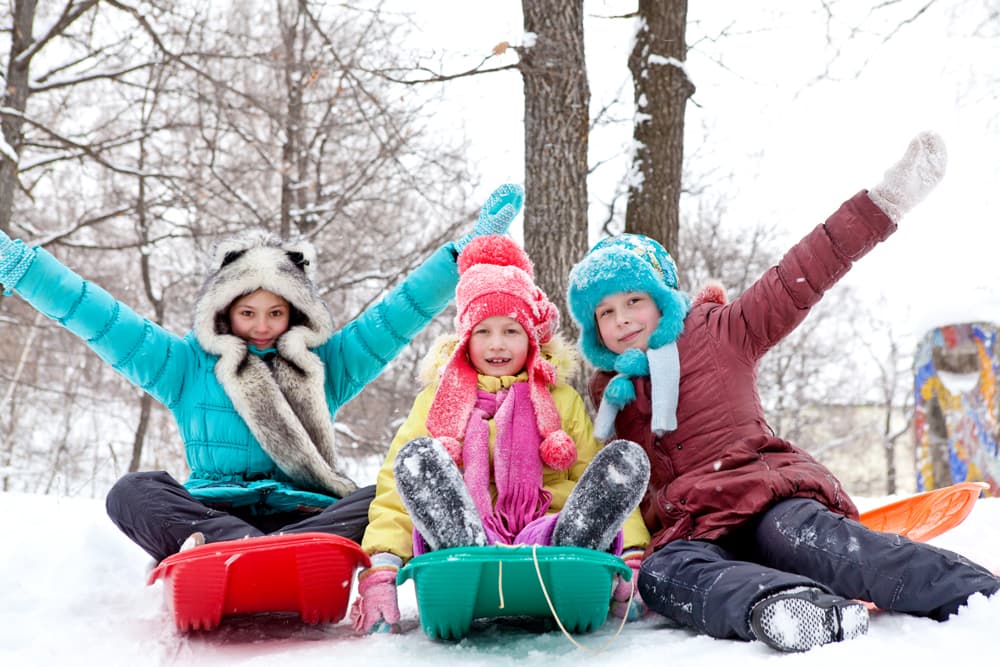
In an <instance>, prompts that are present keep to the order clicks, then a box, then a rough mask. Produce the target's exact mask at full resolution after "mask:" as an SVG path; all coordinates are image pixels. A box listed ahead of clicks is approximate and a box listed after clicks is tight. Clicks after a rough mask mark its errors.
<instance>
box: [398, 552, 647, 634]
mask: <svg viewBox="0 0 1000 667" xmlns="http://www.w3.org/2000/svg"><path fill="white" fill-rule="evenodd" d="M536 564H537V568H536ZM616 574H620V575H622V576H623V577H624V578H625V579H626V580H628V579H630V578H631V576H632V571H631V570H630V569H629V567H628V566H627V565H625V563H624V562H623V561H622V559H621V558H618V557H617V556H613V555H611V554H608V553H604V552H602V551H594V550H592V549H581V548H579V547H541V546H531V545H524V546H517V547H509V546H490V547H458V548H455V549H442V550H441V551H433V552H430V553H426V554H423V555H421V556H417V557H416V558H414V559H412V560H411V561H410V562H409V563H407V564H406V566H405V567H404V568H403V569H402V570H400V571H399V575H398V576H397V578H396V583H397V584H402V583H403V582H405V581H406V580H407V579H413V584H414V586H415V588H416V594H417V607H418V609H419V612H420V625H421V626H422V627H423V629H424V633H425V634H427V636H429V637H431V638H432V639H461V638H462V637H464V636H465V635H466V634H468V632H469V629H470V628H471V627H472V621H473V620H474V619H477V618H496V617H500V616H535V617H546V618H548V617H551V616H552V611H551V610H550V607H549V603H548V602H547V601H546V598H545V592H547V593H548V597H549V599H550V600H551V602H552V609H554V610H555V613H556V615H557V619H558V621H559V622H560V623H561V624H562V626H563V628H565V629H566V631H567V632H590V631H591V630H594V629H596V628H597V627H599V626H600V625H601V624H602V623H604V621H605V619H606V618H607V615H608V605H609V603H610V601H611V588H612V585H613V584H614V576H615V575H616ZM539 575H540V576H539ZM539 578H541V582H542V583H544V591H543V588H542V585H541V584H540V583H539Z"/></svg>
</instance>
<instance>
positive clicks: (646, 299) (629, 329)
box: [594, 292, 661, 354]
mask: <svg viewBox="0 0 1000 667" xmlns="http://www.w3.org/2000/svg"><path fill="white" fill-rule="evenodd" d="M660 316H661V314H660V309H659V307H658V306H657V305H656V302H655V301H653V297H651V296H650V295H649V293H648V292H616V293H614V294H609V295H608V296H606V297H604V299H602V300H601V302H600V303H598V304H597V308H595V309H594V319H596V320H597V332H598V333H599V334H600V336H601V342H602V343H604V346H605V347H607V348H608V349H609V350H611V351H612V352H614V353H615V354H621V353H622V352H624V351H625V350H628V349H636V350H642V351H644V352H645V351H646V349H647V348H648V347H649V337H650V336H652V335H653V332H654V331H656V328H657V327H658V326H660Z"/></svg>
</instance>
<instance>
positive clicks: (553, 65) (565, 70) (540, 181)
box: [520, 0, 590, 338]
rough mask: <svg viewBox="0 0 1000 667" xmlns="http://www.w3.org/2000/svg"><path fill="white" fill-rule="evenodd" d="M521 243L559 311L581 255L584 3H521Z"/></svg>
mask: <svg viewBox="0 0 1000 667" xmlns="http://www.w3.org/2000/svg"><path fill="white" fill-rule="evenodd" d="M522 7H523V11H524V30H525V32H526V33H531V34H534V35H536V36H537V40H536V42H535V43H534V44H533V45H528V46H524V47H522V48H521V49H520V51H521V54H520V55H521V64H520V69H521V74H522V75H523V77H524V175H525V199H526V207H525V213H524V246H525V250H526V251H527V252H528V254H529V255H530V256H531V258H532V261H533V262H534V264H535V269H536V271H535V273H536V275H535V279H536V282H537V283H538V285H539V287H541V288H542V289H543V290H544V291H545V293H546V294H547V295H548V297H549V298H550V299H551V300H552V302H553V303H554V304H555V305H556V306H557V307H558V308H559V312H560V313H561V314H562V323H563V332H564V334H565V335H566V336H567V337H570V338H571V337H573V336H574V332H573V331H572V329H573V326H572V320H570V318H569V317H568V311H567V309H566V279H567V277H568V276H569V271H570V269H571V268H572V267H573V264H574V263H576V262H577V261H578V260H579V259H580V257H582V256H583V254H584V253H585V252H586V250H587V145H588V134H589V124H590V120H589V119H590V109H589V105H590V86H589V84H588V83H587V67H586V63H585V61H584V50H583V2H582V0H572V1H567V0H544V1H543V0H523V2H522Z"/></svg>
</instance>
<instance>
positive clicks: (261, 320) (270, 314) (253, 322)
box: [229, 289, 291, 350]
mask: <svg viewBox="0 0 1000 667" xmlns="http://www.w3.org/2000/svg"><path fill="white" fill-rule="evenodd" d="M290 313H291V307H290V306H289V305H288V302H287V301H285V300H284V299H283V298H281V297H280V296H278V295H277V294H274V293H273V292H268V291H267V290H262V289H259V290H257V291H256V292H251V293H250V294H247V295H246V296H241V297H240V298H239V299H236V301H233V303H232V305H231V306H229V326H230V328H231V329H232V330H233V335H236V336H239V337H240V338H242V339H243V340H245V341H246V342H248V343H252V344H253V345H254V346H255V347H256V348H257V349H258V350H265V349H267V348H269V347H274V342H275V341H276V340H278V337H279V336H281V334H283V333H285V332H286V331H288V317H289V314H290Z"/></svg>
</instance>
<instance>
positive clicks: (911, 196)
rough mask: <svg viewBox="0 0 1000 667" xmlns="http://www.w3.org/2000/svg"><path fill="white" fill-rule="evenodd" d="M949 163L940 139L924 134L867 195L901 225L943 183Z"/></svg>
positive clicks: (933, 135)
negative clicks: (903, 219)
mask: <svg viewBox="0 0 1000 667" xmlns="http://www.w3.org/2000/svg"><path fill="white" fill-rule="evenodd" d="M947 164H948V151H947V150H946V149H945V146H944V140H943V139H941V136H940V135H939V134H937V133H936V132H921V133H920V134H918V135H917V136H916V137H914V138H913V141H911V142H910V146H909V147H908V148H907V149H906V154H905V155H903V157H902V158H901V159H900V160H899V162H897V163H896V164H894V165H893V166H891V167H889V169H888V170H887V171H886V172H885V177H883V178H882V182H881V183H879V184H878V185H876V186H875V187H874V188H872V189H871V190H870V191H869V192H868V196H869V197H870V198H871V200H872V201H873V202H875V205H876V206H878V207H879V208H880V209H882V211H883V212H884V213H885V214H886V215H888V216H889V218H890V219H891V220H892V221H893V222H899V221H900V219H901V218H902V217H903V215H904V214H906V212H907V211H909V210H910V209H912V208H913V207H914V206H916V205H917V204H919V203H920V202H921V201H923V199H924V197H926V196H927V195H928V194H930V191H931V190H933V189H934V188H935V187H936V186H937V184H938V183H940V182H941V179H942V178H944V169H945V166H946V165H947Z"/></svg>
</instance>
